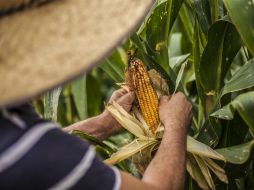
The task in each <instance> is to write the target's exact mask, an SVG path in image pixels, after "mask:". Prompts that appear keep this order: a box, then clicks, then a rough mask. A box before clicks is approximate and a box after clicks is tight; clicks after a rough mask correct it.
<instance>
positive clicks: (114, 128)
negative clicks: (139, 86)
mask: <svg viewBox="0 0 254 190" xmlns="http://www.w3.org/2000/svg"><path fill="white" fill-rule="evenodd" d="M134 98H135V96H134V92H128V91H126V90H125V89H119V90H116V91H115V92H114V93H113V94H112V96H111V98H110V100H109V102H108V103H112V102H113V101H116V102H117V103H118V104H119V105H121V106H122V107H123V108H124V109H125V110H126V111H128V112H129V111H130V109H131V106H132V102H133V101H134ZM63 130H64V131H66V132H71V131H73V130H80V131H83V132H85V133H87V134H90V135H93V136H95V137H96V138H97V139H99V140H104V139H106V138H108V137H109V136H111V135H113V134H115V133H117V132H119V131H120V130H121V126H120V125H119V123H118V122H117V121H116V120H115V119H114V118H113V117H112V115H111V114H110V113H109V112H108V111H107V110H104V112H103V113H102V114H100V115H98V116H95V117H92V118H89V119H86V120H83V121H80V122H77V123H74V124H73V125H70V126H68V127H65V128H63Z"/></svg>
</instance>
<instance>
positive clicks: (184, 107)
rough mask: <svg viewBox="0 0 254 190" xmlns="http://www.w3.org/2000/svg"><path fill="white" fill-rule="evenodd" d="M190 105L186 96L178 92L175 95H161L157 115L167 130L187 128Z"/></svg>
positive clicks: (184, 129) (189, 118)
mask: <svg viewBox="0 0 254 190" xmlns="http://www.w3.org/2000/svg"><path fill="white" fill-rule="evenodd" d="M191 110H192V105H191V103H190V102H189V101H188V100H187V98H186V96H185V95H184V94H183V93H181V92H179V93H177V94H175V95H172V96H171V97H170V96H162V97H161V98H160V104H159V116H160V120H161V122H162V123H163V124H164V126H165V131H167V130H183V131H186V132H187V130H188V128H189V126H190V121H191V117H192V112H191Z"/></svg>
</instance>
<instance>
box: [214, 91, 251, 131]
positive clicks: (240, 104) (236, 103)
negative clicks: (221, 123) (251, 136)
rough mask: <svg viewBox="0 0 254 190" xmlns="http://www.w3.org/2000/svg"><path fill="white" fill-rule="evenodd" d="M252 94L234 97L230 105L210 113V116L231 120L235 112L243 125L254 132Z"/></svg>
mask: <svg viewBox="0 0 254 190" xmlns="http://www.w3.org/2000/svg"><path fill="white" fill-rule="evenodd" d="M253 110H254V92H253V91H252V92H247V93H244V94H241V95H239V96H238V97H236V98H235V99H234V100H233V101H232V102H231V103H229V104H228V105H226V106H224V107H223V108H221V109H219V110H217V111H216V112H214V113H212V114H211V116H213V117H217V118H220V119H226V120H231V119H233V118H234V113H235V111H237V112H238V113H239V115H240V116H241V117H242V119H243V120H244V121H245V123H246V124H247V125H248V126H249V127H250V129H252V130H253V131H254V117H253V113H252V112H253Z"/></svg>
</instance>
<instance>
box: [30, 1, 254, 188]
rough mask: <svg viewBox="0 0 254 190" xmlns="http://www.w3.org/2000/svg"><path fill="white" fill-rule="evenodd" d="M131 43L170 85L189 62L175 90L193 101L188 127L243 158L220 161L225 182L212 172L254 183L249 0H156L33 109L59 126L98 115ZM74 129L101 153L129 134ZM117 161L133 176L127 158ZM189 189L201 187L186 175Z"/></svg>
mask: <svg viewBox="0 0 254 190" xmlns="http://www.w3.org/2000/svg"><path fill="white" fill-rule="evenodd" d="M130 19H131V18H130ZM136 48H138V57H139V58H141V59H142V60H143V61H144V63H145V64H146V65H147V67H148V68H154V69H156V70H157V71H158V72H160V73H161V75H162V76H163V77H164V78H165V79H166V80H167V82H168V84H169V86H170V91H171V92H173V90H174V88H175V85H176V79H177V76H178V74H179V70H180V68H181V66H182V65H183V64H186V67H185V70H184V74H183V76H182V78H181V81H180V84H179V86H178V90H179V91H182V92H184V93H185V94H186V95H187V96H188V97H189V99H190V100H191V101H192V103H193V106H194V117H193V124H192V129H191V130H190V134H191V135H192V136H194V137H195V138H196V139H197V140H198V141H201V142H203V143H205V144H207V145H209V146H211V147H212V148H216V149H218V148H225V147H232V146H233V148H231V149H230V151H229V152H228V154H230V155H229V156H231V158H232V159H236V162H238V163H243V162H245V163H244V164H238V165H234V164H225V165H223V166H224V167H225V169H226V173H227V175H228V178H229V184H228V185H226V184H222V183H221V182H219V180H216V177H215V176H213V178H214V181H215V184H216V188H217V189H239V190H240V189H254V173H253V172H254V163H253V160H254V159H253V158H254V156H253V153H252V152H251V149H252V146H253V144H254V143H253V142H254V115H253V111H254V88H253V86H254V60H253V55H254V1H253V0H237V1H233V0H224V1H222V0H157V2H156V3H155V5H154V7H153V9H152V10H151V11H150V13H149V15H148V16H147V18H146V20H145V21H144V23H143V24H142V26H141V27H140V28H139V30H138V31H137V32H136V33H135V34H133V35H132V36H130V37H129V38H127V39H126V40H125V42H124V44H123V45H122V46H120V47H118V48H117V49H116V50H115V51H114V52H113V53H112V55H111V56H109V57H108V58H106V59H105V60H104V61H103V63H102V64H101V65H100V66H99V67H98V68H94V69H93V70H92V71H90V72H89V73H87V74H86V75H84V76H82V77H80V78H79V79H77V80H76V81H74V82H71V83H69V84H67V85H65V86H63V87H59V88H57V89H54V90H53V91H51V92H49V93H47V94H45V95H44V96H43V97H42V98H41V99H38V100H36V101H34V105H35V108H36V109H37V111H38V112H39V113H41V114H42V115H43V116H44V117H45V118H47V119H53V120H55V121H57V122H58V123H60V124H61V125H62V126H67V125H69V124H72V123H73V122H77V121H79V120H83V119H85V118H88V117H91V116H94V115H97V114H99V113H100V112H101V111H102V110H103V109H104V102H106V101H107V100H108V98H109V97H110V95H111V94H112V92H113V91H114V90H115V89H117V88H118V86H117V84H116V83H119V82H123V81H124V69H125V66H126V64H127V55H126V52H127V51H129V50H133V51H134V50H135V49H136ZM91 127H92V126H91ZM77 135H80V136H81V137H83V138H86V139H89V140H90V141H91V142H94V143H96V144H98V145H97V150H98V153H100V155H101V156H103V157H104V158H106V157H108V156H109V155H110V154H111V153H112V152H114V151H115V150H117V147H119V146H121V145H123V144H126V143H127V142H130V141H131V140H132V138H133V137H132V136H131V135H130V134H129V133H127V132H125V131H123V132H122V133H121V134H119V135H116V136H114V137H111V138H110V139H108V140H107V141H105V142H98V141H97V140H96V139H94V138H92V137H89V136H88V135H86V134H77ZM246 143H248V144H246ZM235 145H237V146H235ZM219 164H220V165H222V163H219ZM118 166H119V167H120V168H121V169H123V170H125V171H128V172H131V173H132V174H133V175H136V176H138V173H137V170H136V169H135V167H134V166H133V164H132V163H131V160H127V161H124V162H122V163H120V164H119V165H118ZM186 189H190V190H191V189H199V187H198V186H197V184H196V183H195V182H194V181H193V180H192V179H191V178H190V177H188V180H187V182H186Z"/></svg>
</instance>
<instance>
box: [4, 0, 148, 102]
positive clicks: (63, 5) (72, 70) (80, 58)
mask: <svg viewBox="0 0 254 190" xmlns="http://www.w3.org/2000/svg"><path fill="white" fill-rule="evenodd" d="M152 4H153V1H152V0H54V1H51V2H48V3H46V4H44V5H41V6H34V7H31V8H28V9H25V10H22V11H18V12H16V13H14V14H9V15H7V16H4V17H2V18H1V19H0V81H1V85H0V106H1V107H3V106H12V105H16V104H19V103H22V102H24V101H27V100H29V99H31V98H33V97H35V96H37V95H39V94H41V93H42V92H45V91H47V90H50V89H52V88H54V87H56V86H58V85H60V84H63V83H65V82H67V81H69V80H71V79H73V78H75V77H77V76H79V75H81V74H83V73H84V72H85V71H87V70H88V69H90V68H92V67H93V66H95V65H96V64H97V63H98V62H99V61H100V60H102V59H103V58H104V57H105V56H107V55H109V53H111V51H112V50H113V48H114V47H116V46H117V45H118V44H119V43H121V42H122V40H123V39H124V38H125V37H127V36H128V35H129V34H131V33H132V32H133V31H134V30H135V29H136V27H137V26H138V25H139V24H140V23H141V22H142V20H143V19H144V16H145V15H146V13H147V12H148V11H149V9H150V8H151V6H152Z"/></svg>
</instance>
